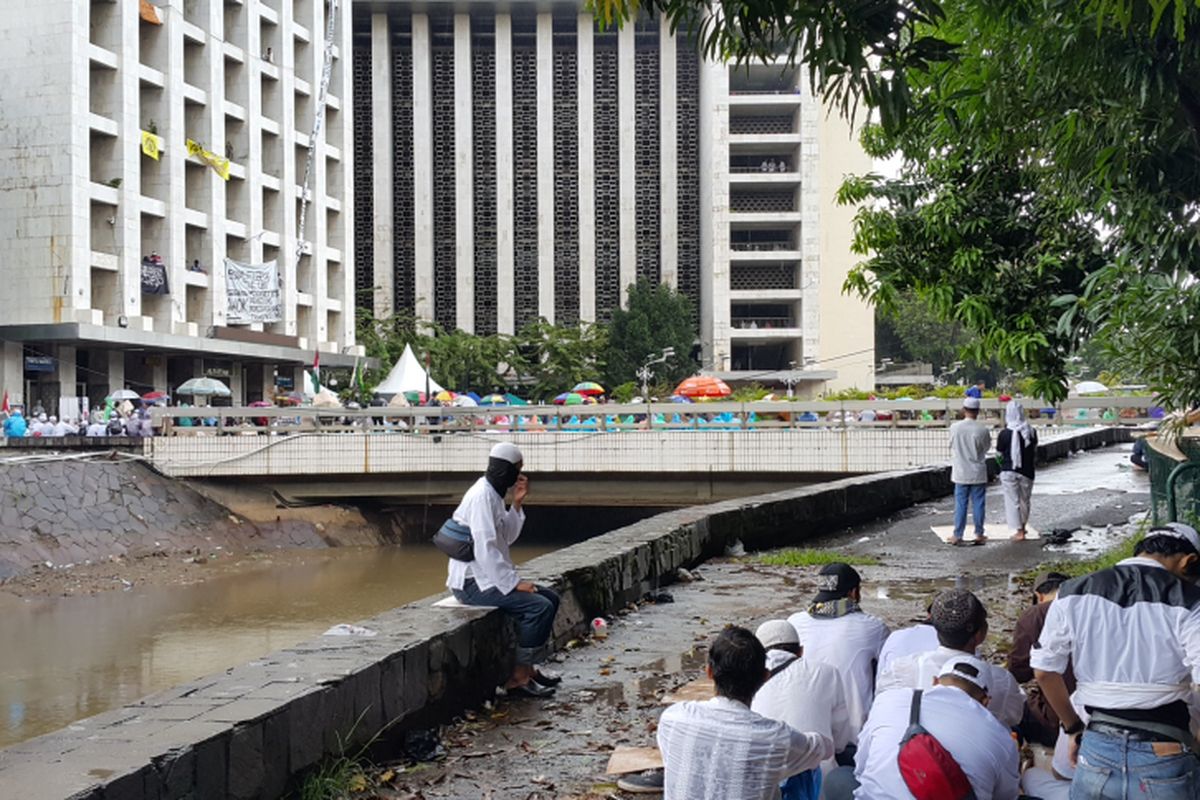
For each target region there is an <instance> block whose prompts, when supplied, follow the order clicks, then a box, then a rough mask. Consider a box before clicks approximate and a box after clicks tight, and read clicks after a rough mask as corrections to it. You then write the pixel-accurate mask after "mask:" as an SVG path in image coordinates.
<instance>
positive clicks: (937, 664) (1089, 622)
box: [619, 434, 1200, 800]
mask: <svg viewBox="0 0 1200 800" xmlns="http://www.w3.org/2000/svg"><path fill="white" fill-rule="evenodd" d="M1018 435H1019V434H1018ZM1198 574H1200V535H1198V534H1197V532H1196V530H1195V529H1194V528H1192V527H1190V526H1188V525H1184V524H1181V523H1171V524H1169V525H1167V526H1164V527H1161V528H1153V529H1151V530H1149V531H1148V533H1147V535H1146V536H1145V538H1144V539H1142V540H1141V541H1140V542H1139V543H1138V545H1137V548H1136V550H1135V555H1134V556H1133V557H1132V558H1128V559H1125V560H1123V561H1121V562H1119V563H1118V564H1117V565H1116V566H1114V567H1111V568H1108V569H1105V570H1101V571H1099V572H1096V573H1093V574H1090V575H1086V576H1083V577H1080V578H1075V579H1067V577H1066V576H1065V575H1062V574H1058V573H1043V574H1042V575H1040V576H1038V577H1037V579H1036V584H1035V586H1034V587H1033V588H1034V593H1033V596H1032V597H1031V601H1032V602H1031V605H1030V606H1029V608H1028V609H1026V610H1025V612H1024V613H1023V614H1022V615H1021V617H1020V619H1019V620H1018V621H1017V623H1016V627H1015V629H1014V631H1013V632H1012V645H1011V650H1010V652H1009V653H1008V658H1007V663H1006V665H1005V666H1004V667H1001V666H998V665H996V664H992V663H989V662H988V661H986V660H984V659H983V658H981V657H980V651H981V645H982V643H983V642H984V640H985V639H986V638H987V636H988V634H989V631H990V627H989V615H988V611H987V609H986V608H985V607H984V604H983V603H982V602H981V601H980V600H979V598H978V597H977V596H976V595H975V594H973V593H972V592H970V591H967V590H966V589H958V588H956V589H948V590H945V591H942V592H940V593H939V594H937V595H936V596H935V597H934V598H933V599H932V601H931V602H930V603H929V604H928V607H927V609H928V610H927V614H928V616H927V619H924V620H922V621H921V622H920V623H918V624H916V625H912V626H910V627H906V628H901V629H899V630H894V631H889V630H888V627H887V626H886V625H885V624H884V623H883V622H882V621H881V620H880V619H878V618H876V617H874V616H872V615H871V614H869V613H868V612H867V611H866V610H865V609H864V608H863V607H862V603H861V599H862V588H861V587H862V579H861V576H860V575H859V573H858V572H857V571H856V570H855V569H854V568H853V567H851V566H849V565H847V564H832V565H829V566H826V567H824V568H822V569H821V570H820V573H819V575H818V578H817V580H818V587H819V591H818V593H817V594H816V596H815V597H813V598H812V601H811V603H809V604H808V606H807V608H806V609H805V610H803V611H800V612H798V613H796V614H793V615H792V616H791V617H790V618H788V619H786V620H784V619H773V620H767V621H765V622H763V623H762V624H761V625H759V626H758V629H757V631H756V632H753V633H752V632H751V631H750V630H748V629H745V628H741V627H732V626H731V627H728V628H726V629H725V630H724V631H723V632H722V633H721V634H720V635H719V636H717V638H716V639H715V640H714V641H713V642H712V643H711V646H710V648H709V653H708V665H707V674H708V677H709V678H711V680H712V681H713V683H714V685H715V691H716V697H715V698H714V699H712V700H707V701H686V702H681V703H676V704H674V705H672V706H670V707H668V708H667V709H666V710H665V711H664V712H663V714H662V717H661V719H660V721H659V724H658V733H657V738H658V746H659V749H660V751H661V753H662V758H663V764H664V769H663V770H657V771H651V772H647V773H641V774H635V775H628V776H626V777H624V778H622V780H621V781H620V783H619V786H620V788H622V789H623V790H625V791H628V792H633V793H640V792H646V793H650V792H662V793H663V794H664V795H665V797H666V800H771V799H772V798H780V797H782V798H783V799H784V800H801V799H802V800H818V798H824V799H825V800H850V799H851V798H853V799H854V800H906V799H907V798H915V800H966V798H973V799H974V800H1017V799H1018V798H1028V799H1030V800H1032V799H1033V798H1041V800H1066V799H1067V798H1070V799H1071V800H1085V799H1086V800H1130V799H1131V798H1170V799H1171V800H1184V798H1197V797H1200V760H1198V758H1197V752H1196V744H1195V740H1194V739H1193V733H1192V731H1193V730H1195V725H1196V721H1197V720H1198V719H1200V715H1198V714H1197V713H1196V711H1197V706H1198V705H1200V704H1198V703H1197V702H1196V701H1197V697H1196V693H1195V691H1194V682H1196V681H1200V588H1197V587H1196V586H1195V585H1194V583H1193V581H1195V579H1196V577H1197V575H1198ZM1026 744H1028V745H1031V746H1037V747H1040V748H1044V749H1043V752H1044V753H1045V756H1044V758H1040V759H1033V760H1031V759H1029V758H1028V756H1029V753H1030V750H1029V749H1024V745H1026ZM1050 748H1052V751H1053V755H1052V756H1051V755H1050ZM1023 749H1024V753H1025V758H1024V759H1023V758H1022V752H1023Z"/></svg>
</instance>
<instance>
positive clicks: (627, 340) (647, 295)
mask: <svg viewBox="0 0 1200 800" xmlns="http://www.w3.org/2000/svg"><path fill="white" fill-rule="evenodd" d="M608 330H609V333H608V372H607V375H608V382H609V384H610V385H613V386H616V385H618V384H622V383H625V382H626V381H631V380H636V379H637V370H638V368H640V367H641V366H642V365H643V364H644V363H646V361H647V360H649V359H648V357H653V356H657V355H658V354H659V353H661V352H662V350H663V348H665V347H671V348H674V350H675V355H674V356H672V357H671V358H669V359H668V360H667V361H666V362H664V363H662V364H657V365H655V366H654V367H653V369H654V372H655V378H656V379H657V380H660V381H665V382H668V383H671V384H672V385H674V383H677V382H679V381H681V380H683V379H684V378H686V377H688V376H689V375H692V374H693V373H695V371H696V362H695V360H694V359H693V358H692V355H691V353H692V346H693V345H694V344H695V341H696V332H695V329H694V328H693V327H692V302H691V300H690V299H688V297H687V296H686V295H681V294H679V293H677V292H676V291H674V290H673V289H671V288H670V287H669V286H666V285H664V284H661V283H660V284H651V283H650V282H649V281H647V280H645V279H644V278H643V279H639V280H638V282H637V283H635V284H633V285H631V286H630V287H629V304H628V307H627V308H622V309H617V310H615V311H613V316H612V321H611V322H610V323H609V327H608Z"/></svg>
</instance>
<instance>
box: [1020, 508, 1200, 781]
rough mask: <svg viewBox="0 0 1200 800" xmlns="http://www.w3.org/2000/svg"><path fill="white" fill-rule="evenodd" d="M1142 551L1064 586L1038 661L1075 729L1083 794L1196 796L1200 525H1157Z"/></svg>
mask: <svg viewBox="0 0 1200 800" xmlns="http://www.w3.org/2000/svg"><path fill="white" fill-rule="evenodd" d="M1133 552H1134V555H1133V558H1127V559H1124V560H1123V561H1120V562H1118V563H1117V565H1116V566H1114V567H1110V568H1108V569H1104V570H1100V571H1099V572H1093V573H1092V574H1091V575H1085V576H1083V577H1081V578H1076V579H1074V580H1070V581H1067V582H1066V583H1064V584H1062V585H1061V586H1060V587H1059V588H1058V597H1056V598H1055V599H1054V601H1053V602H1052V603H1051V604H1050V609H1049V610H1048V611H1047V612H1046V624H1045V625H1044V626H1043V627H1042V632H1041V633H1040V634H1039V635H1038V640H1037V642H1036V643H1035V644H1034V646H1033V649H1032V650H1031V652H1030V657H1029V662H1030V665H1031V666H1032V667H1033V672H1034V676H1035V677H1036V678H1037V681H1038V684H1039V685H1040V686H1041V687H1042V691H1043V693H1044V694H1045V696H1046V700H1047V701H1048V702H1049V703H1050V706H1051V707H1052V708H1053V709H1054V711H1055V713H1057V714H1058V718H1059V720H1060V723H1061V725H1062V730H1063V732H1064V733H1065V734H1067V735H1068V736H1069V737H1071V739H1070V742H1069V757H1070V759H1071V760H1072V761H1075V762H1076V769H1075V775H1074V778H1073V779H1072V783H1071V797H1072V798H1076V800H1084V799H1085V798H1086V800H1110V798H1119V800H1125V799H1126V798H1133V797H1155V798H1165V799H1166V800H1185V799H1186V800H1194V798H1196V797H1200V759H1198V758H1197V748H1196V742H1195V740H1194V739H1193V738H1192V734H1191V730H1190V728H1191V727H1192V720H1193V719H1194V718H1195V706H1196V693H1195V689H1194V686H1195V684H1196V683H1197V682H1200V588H1197V587H1196V585H1195V584H1194V581H1195V580H1196V577H1197V575H1198V574H1200V534H1197V532H1196V530H1195V529H1194V528H1192V527H1191V526H1190V525H1184V524H1182V523H1179V522H1172V523H1170V524H1169V525H1166V526H1163V527H1161V528H1151V529H1150V530H1149V531H1148V532H1147V534H1146V538H1145V539H1143V540H1142V541H1140V542H1138V544H1137V546H1136V547H1135V549H1134V551H1133ZM1068 663H1070V665H1071V667H1072V669H1073V670H1074V671H1075V680H1076V687H1075V692H1074V694H1072V695H1069V694H1068V692H1067V685H1066V682H1065V680H1064V678H1063V673H1064V672H1065V671H1066V668H1067V664H1068Z"/></svg>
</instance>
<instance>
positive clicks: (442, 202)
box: [433, 18, 458, 330]
mask: <svg viewBox="0 0 1200 800" xmlns="http://www.w3.org/2000/svg"><path fill="white" fill-rule="evenodd" d="M438 23H440V24H438ZM455 195H456V191H455V170H454V25H453V20H452V19H451V18H446V19H443V20H437V22H435V24H434V25H433V318H434V320H435V321H437V322H438V324H440V325H441V326H442V327H444V328H446V329H447V330H452V329H454V328H455V327H456V326H457V324H458V309H457V307H456V305H455V304H456V302H457V300H458V289H457V280H458V265H457V263H456V255H457V248H456V245H455V237H456V236H457V234H458V230H457V225H456V222H455V219H456V218H455Z"/></svg>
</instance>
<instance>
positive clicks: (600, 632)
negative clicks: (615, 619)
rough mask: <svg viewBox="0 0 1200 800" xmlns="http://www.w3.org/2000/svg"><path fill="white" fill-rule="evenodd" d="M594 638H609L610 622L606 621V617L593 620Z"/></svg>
mask: <svg viewBox="0 0 1200 800" xmlns="http://www.w3.org/2000/svg"><path fill="white" fill-rule="evenodd" d="M592 638H594V639H607V638H608V623H607V622H605V621H604V617H596V618H595V619H594V620H592Z"/></svg>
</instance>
